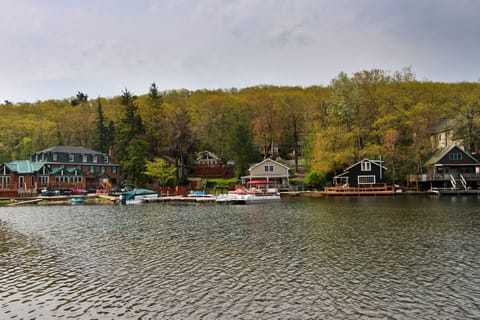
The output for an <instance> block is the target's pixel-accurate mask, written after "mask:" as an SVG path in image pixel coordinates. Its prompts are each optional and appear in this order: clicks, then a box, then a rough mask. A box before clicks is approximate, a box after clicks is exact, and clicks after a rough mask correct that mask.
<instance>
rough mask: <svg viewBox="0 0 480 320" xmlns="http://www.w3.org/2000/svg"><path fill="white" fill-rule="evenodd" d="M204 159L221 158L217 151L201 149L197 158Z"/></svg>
mask: <svg viewBox="0 0 480 320" xmlns="http://www.w3.org/2000/svg"><path fill="white" fill-rule="evenodd" d="M203 159H215V160H220V158H219V157H218V156H217V155H216V154H215V153H213V152H210V151H201V152H199V153H198V157H197V160H203Z"/></svg>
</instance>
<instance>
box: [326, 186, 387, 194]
mask: <svg viewBox="0 0 480 320" xmlns="http://www.w3.org/2000/svg"><path fill="white" fill-rule="evenodd" d="M323 194H324V195H326V196H392V195H395V189H394V188H393V187H389V186H380V187H358V188H354V187H342V186H337V187H329V188H325V191H324V192H323Z"/></svg>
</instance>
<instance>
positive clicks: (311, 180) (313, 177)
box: [305, 170, 326, 189]
mask: <svg viewBox="0 0 480 320" xmlns="http://www.w3.org/2000/svg"><path fill="white" fill-rule="evenodd" d="M325 182H326V178H325V175H323V174H321V173H319V172H318V171H316V170H313V171H310V172H309V173H307V174H306V175H305V184H307V185H311V186H313V187H314V188H315V189H320V188H321V187H323V186H324V185H325Z"/></svg>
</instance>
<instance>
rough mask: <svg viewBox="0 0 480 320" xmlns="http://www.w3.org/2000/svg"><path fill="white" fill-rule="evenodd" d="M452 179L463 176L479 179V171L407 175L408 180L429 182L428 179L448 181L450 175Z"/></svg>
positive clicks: (470, 179) (472, 179)
mask: <svg viewBox="0 0 480 320" xmlns="http://www.w3.org/2000/svg"><path fill="white" fill-rule="evenodd" d="M452 176H453V178H454V179H461V177H462V176H463V178H465V180H466V181H480V174H479V173H462V174H450V173H444V174H439V173H435V174H413V175H409V176H408V181H409V182H430V181H450V180H451V177H452Z"/></svg>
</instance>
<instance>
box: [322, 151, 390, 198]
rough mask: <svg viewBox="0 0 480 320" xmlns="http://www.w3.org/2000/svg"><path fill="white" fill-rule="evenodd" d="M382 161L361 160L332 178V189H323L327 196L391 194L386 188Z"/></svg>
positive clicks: (384, 169) (388, 188)
mask: <svg viewBox="0 0 480 320" xmlns="http://www.w3.org/2000/svg"><path fill="white" fill-rule="evenodd" d="M386 170H387V168H385V167H384V166H383V161H380V160H370V159H367V158H365V159H363V160H360V161H358V162H357V163H355V164H353V165H351V166H350V167H348V168H346V169H345V170H344V171H343V173H341V174H339V175H337V176H335V177H333V184H334V186H333V187H327V188H325V193H326V194H328V195H335V194H340V195H361V194H373V195H377V194H378V195H380V194H393V193H394V192H395V190H394V189H393V188H391V187H387V184H386V179H385V171H386Z"/></svg>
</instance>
